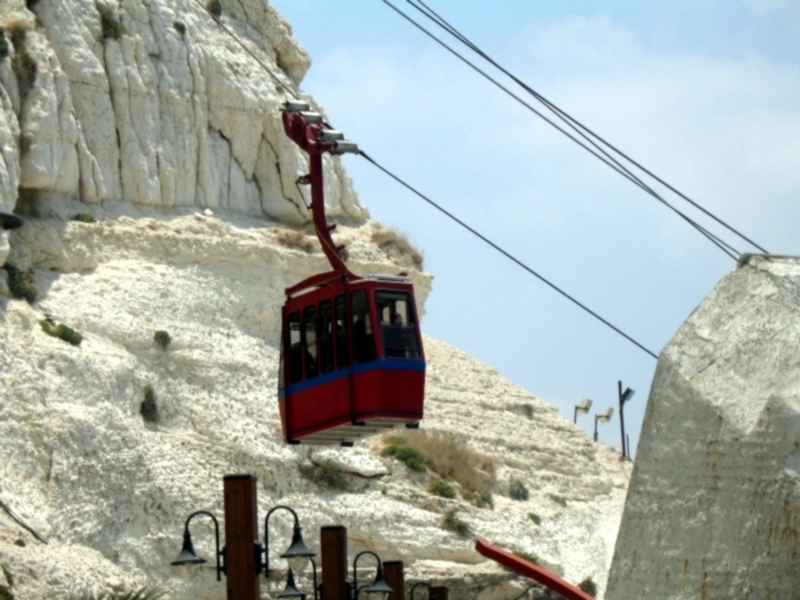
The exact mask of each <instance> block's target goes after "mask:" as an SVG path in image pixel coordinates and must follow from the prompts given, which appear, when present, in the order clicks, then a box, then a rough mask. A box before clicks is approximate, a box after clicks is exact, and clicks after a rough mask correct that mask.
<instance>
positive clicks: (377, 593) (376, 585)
mask: <svg viewBox="0 0 800 600" xmlns="http://www.w3.org/2000/svg"><path fill="white" fill-rule="evenodd" d="M365 554H369V555H370V556H374V557H375V560H377V561H378V570H377V572H376V573H375V581H373V582H372V585H366V584H365V585H363V586H361V587H358V571H357V569H356V565H357V564H358V559H359V558H361V557H362V556H364V555H365ZM362 589H365V590H366V592H367V594H368V595H369V597H370V600H387V598H389V594H391V593H392V592H393V591H394V590H393V589H392V588H390V587H389V585H388V584H387V583H386V579H384V577H383V563H382V562H381V559H380V557H379V556H378V555H377V554H375V553H374V552H373V551H372V550H364V551H363V552H359V553H358V554H356V557H355V558H354V559H353V586H352V588H351V589H350V597H351V599H352V600H358V594H359V593H360V592H361V590H362Z"/></svg>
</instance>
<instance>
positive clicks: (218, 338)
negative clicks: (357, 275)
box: [0, 0, 628, 600]
mask: <svg viewBox="0 0 800 600" xmlns="http://www.w3.org/2000/svg"><path fill="white" fill-rule="evenodd" d="M28 4H29V6H32V8H28V7H26V6H25V5H24V4H22V3H21V2H0V13H1V14H2V16H3V19H4V23H5V35H6V39H7V40H8V41H9V52H10V55H9V56H8V57H6V58H5V59H4V60H2V61H0V84H1V85H0V101H1V102H2V114H0V142H2V144H0V150H1V151H2V159H3V160H2V164H0V194H2V202H3V206H4V208H5V209H6V210H11V209H13V208H14V207H15V206H16V208H17V210H18V211H19V212H22V213H24V214H25V215H26V225H25V226H24V227H23V228H22V229H20V230H17V231H16V232H14V233H13V234H12V237H11V244H10V246H9V244H8V243H7V240H6V238H5V237H4V238H3V240H2V243H3V244H4V245H3V246H2V247H0V254H2V255H3V256H2V257H3V258H7V260H8V263H10V264H13V265H14V266H15V267H16V268H17V269H18V271H17V273H18V274H23V275H25V276H29V277H30V278H31V281H32V282H33V283H35V284H36V286H37V287H38V296H37V298H36V299H35V300H33V299H32V298H31V300H32V301H31V302H30V303H29V302H27V301H25V300H21V299H11V298H9V293H10V291H9V288H8V287H7V286H6V285H0V293H1V295H0V357H2V364H1V365H0V439H2V440H3V442H4V443H3V444H2V445H0V499H2V500H3V501H5V502H6V503H8V504H9V505H10V506H11V507H12V508H13V509H14V510H16V512H17V513H19V515H20V516H21V517H23V519H24V520H25V521H27V522H28V523H29V524H30V525H32V526H33V527H34V528H35V529H37V530H38V531H40V533H42V534H44V535H45V536H47V537H48V538H49V539H50V544H49V545H47V546H44V545H41V544H39V543H37V542H36V541H35V540H34V539H33V538H32V537H31V536H30V535H29V534H27V533H25V532H24V531H23V530H22V529H20V528H19V527H17V526H16V525H15V524H14V523H13V522H12V521H10V520H9V519H7V518H6V517H5V516H4V515H3V514H2V513H0V563H2V564H3V565H5V566H6V567H7V569H8V571H9V573H11V575H12V577H13V586H11V591H12V592H13V593H14V595H15V596H16V597H17V598H21V599H26V598H45V597H70V596H71V595H75V596H80V595H81V594H99V593H101V592H106V591H112V590H128V589H134V588H135V587H139V586H142V585H146V584H149V585H155V586H158V587H161V588H163V589H166V590H169V591H170V597H171V598H177V599H180V598H186V599H189V598H192V599H198V598H199V599H203V598H209V599H210V598H218V597H221V596H222V595H223V593H224V588H223V587H222V584H218V583H217V582H216V581H215V578H214V575H213V573H212V572H211V571H209V570H208V569H203V568H194V569H175V568H170V567H169V566H167V565H168V563H169V561H170V560H172V559H173V558H174V556H175V554H176V553H177V551H178V550H179V548H180V543H181V530H182V526H183V520H184V519H185V517H186V516H187V515H188V514H189V513H190V512H192V511H194V510H196V509H199V508H210V509H211V510H214V511H215V512H216V513H217V514H218V515H220V516H221V514H222V476H223V475H224V474H226V473H233V472H248V473H253V474H255V475H257V476H258V478H259V499H260V514H261V515H262V516H263V515H264V514H265V513H266V510H267V509H268V508H269V507H270V506H271V505H274V504H275V503H278V502H280V503H283V504H289V505H291V506H294V507H295V508H296V509H297V510H298V512H299V513H300V516H301V519H302V520H303V524H304V527H305V531H306V535H307V538H308V539H309V541H312V542H313V543H314V544H316V543H317V541H318V536H317V535H316V532H317V530H318V527H319V526H322V525H327V524H337V523H338V524H344V525H346V526H347V527H348V531H349V534H350V549H351V551H358V550H361V549H372V550H374V551H376V552H378V553H379V554H381V556H382V557H383V558H385V559H387V560H391V559H402V560H404V561H405V562H406V564H407V565H408V568H409V572H410V574H411V575H412V576H419V577H434V578H437V579H438V580H449V581H455V580H458V582H459V586H454V587H458V588H459V589H460V590H461V592H459V593H460V594H462V596H463V597H480V598H482V599H484V600H489V599H491V598H498V599H500V598H507V597H513V595H515V593H518V592H519V591H521V589H522V587H521V586H522V584H521V583H520V582H518V581H516V580H515V579H514V578H513V577H511V576H510V575H509V574H505V573H503V572H501V571H499V570H498V569H496V568H494V567H492V566H491V565H488V564H486V563H483V562H481V561H482V558H481V557H480V556H479V555H477V554H476V553H475V552H474V551H473V550H472V542H471V540H470V539H469V537H463V536H461V535H459V534H458V533H456V532H453V531H451V530H448V529H447V528H446V527H445V526H444V518H445V516H446V515H448V514H452V515H453V518H455V519H456V520H459V521H461V522H463V523H465V524H467V525H468V527H469V529H470V530H471V531H472V534H471V535H479V536H482V537H485V538H487V539H489V540H491V541H494V542H497V543H499V544H502V545H505V546H507V547H512V548H516V549H518V550H520V551H524V552H528V553H533V554H536V555H538V556H539V557H540V558H541V560H542V561H543V562H544V563H545V564H548V565H550V566H552V568H554V569H556V570H558V571H561V572H563V573H564V575H565V576H566V577H567V578H568V579H570V580H572V581H574V582H578V581H580V580H582V579H584V578H586V577H592V578H593V579H594V581H595V582H597V583H598V584H599V586H600V589H601V590H602V588H603V585H604V581H605V573H606V572H607V569H608V565H609V563H610V557H611V549H612V547H613V543H614V539H615V536H616V529H617V525H618V520H619V515H620V513H621V509H622V500H623V497H624V493H625V489H626V486H627V473H628V465H627V463H620V461H619V458H618V455H617V454H616V453H615V452H613V451H612V450H611V449H609V448H607V447H604V446H601V445H598V444H595V443H593V442H591V441H590V440H587V439H586V436H585V435H584V433H583V431H582V430H581V429H580V428H578V427H575V426H573V425H572V424H570V423H568V422H567V421H566V420H564V419H563V418H561V417H560V416H558V415H557V413H556V411H555V409H554V408H553V407H551V406H549V405H547V404H546V403H544V402H543V401H541V400H540V399H538V398H535V397H534V396H532V395H531V394H530V393H528V392H526V391H524V390H522V389H520V388H519V387H517V386H515V385H513V384H511V383H510V382H508V381H506V380H504V379H503V378H502V377H500V376H499V375H498V374H497V373H496V372H495V371H493V370H492V369H490V368H488V367H486V366H485V365H482V364H480V363H478V362H477V361H475V360H474V359H472V358H470V357H469V356H467V355H465V354H463V353H461V352H459V351H457V350H455V349H453V348H451V347H449V346H447V345H445V344H442V343H441V342H437V341H435V340H432V339H426V344H427V346H426V349H427V353H428V359H429V371H428V380H427V393H426V411H427V412H426V418H425V421H424V425H423V427H424V428H425V429H427V430H428V431H430V432H432V433H438V434H441V435H442V436H443V437H444V438H446V439H453V440H460V441H461V443H462V444H463V447H465V448H469V449H470V450H472V451H474V452H479V453H481V454H482V455H484V456H485V457H488V460H489V461H490V462H491V464H492V465H493V467H494V469H495V471H496V480H495V481H494V483H493V486H492V490H493V494H494V508H491V507H489V506H484V507H482V508H479V507H478V506H476V504H477V503H476V502H475V501H474V500H473V502H468V501H467V500H466V499H464V498H463V496H462V495H461V493H457V494H456V497H455V498H453V499H447V498H442V497H439V496H436V495H433V494H431V493H429V492H428V491H427V489H428V485H429V483H430V482H431V481H432V480H433V479H434V476H433V474H432V473H431V472H429V471H424V472H414V471H411V470H409V469H408V468H407V467H406V466H404V465H403V464H402V463H400V462H398V461H396V460H394V459H391V458H387V457H383V456H381V450H382V448H383V442H381V441H380V440H372V441H371V442H368V443H364V444H361V445H359V446H358V447H356V448H354V449H333V450H331V449H318V450H313V451H312V450H309V449H307V448H303V447H287V446H284V445H283V444H282V441H281V432H280V421H279V416H278V410H277V402H276V399H275V395H276V387H277V379H276V372H277V355H278V350H277V348H278V333H279V326H280V324H279V314H280V306H281V304H282V302H283V289H284V288H285V287H286V286H288V285H291V284H293V283H296V282H297V281H299V280H300V279H302V278H304V277H306V276H308V275H310V274H312V273H315V272H319V271H322V270H323V269H325V268H326V263H325V259H324V257H323V255H322V254H321V252H319V251H318V250H316V249H315V247H316V242H315V240H314V238H312V237H310V235H308V231H306V230H304V229H303V228H302V223H303V222H305V220H306V219H307V216H308V213H307V209H306V208H305V202H307V201H308V198H305V197H304V194H305V193H306V192H305V190H301V189H300V188H299V187H298V186H297V185H296V183H295V181H296V179H297V177H298V176H299V175H301V174H304V173H305V172H306V169H307V167H306V159H305V157H304V156H303V155H302V154H301V153H300V152H299V150H297V149H296V148H295V147H294V145H293V144H292V143H291V142H289V141H288V140H287V139H285V137H284V136H283V134H282V130H281V126H280V119H279V112H278V108H279V105H280V103H281V102H282V101H283V100H284V94H283V92H282V91H281V88H279V87H278V86H276V84H275V83H274V82H273V81H271V80H270V79H268V78H267V77H266V76H265V74H264V73H263V71H262V70H261V69H260V67H258V66H257V65H256V64H255V63H254V62H252V60H251V59H250V57H248V56H247V55H246V54H244V52H243V51H242V50H241V48H240V47H238V46H237V45H236V43H235V42H234V41H232V40H231V39H230V38H229V37H227V36H226V34H225V33H224V32H222V31H220V30H219V28H218V26H217V25H215V24H214V22H213V21H212V20H211V19H210V17H209V16H208V15H207V14H206V13H205V12H204V11H203V10H202V9H201V8H200V7H198V6H197V5H196V3H194V2H192V1H189V0H187V1H185V2H178V3H175V2H167V1H165V0H151V1H150V2H140V1H139V0H124V1H123V2H122V3H121V4H119V5H118V4H116V3H113V2H110V3H97V4H95V3H93V2H90V1H87V0H38V2H36V3H35V4H33V3H32V2H30V1H29V3H28ZM222 19H223V21H224V22H225V23H226V26H229V27H230V28H232V29H233V30H234V31H236V33H237V35H239V36H240V37H241V38H242V39H244V40H245V44H247V45H248V48H250V49H251V50H252V51H253V52H255V53H256V54H257V55H258V56H259V57H260V58H261V60H262V61H264V62H265V63H266V64H268V65H269V66H270V67H271V68H272V69H274V71H275V72H276V73H277V74H278V76H279V77H281V79H282V81H283V82H284V83H285V84H286V85H289V86H295V85H296V84H297V83H298V82H299V81H300V79H301V78H302V76H303V74H304V72H305V70H306V69H307V68H308V65H309V60H308V57H307V55H306V54H305V52H304V51H303V50H302V49H301V48H300V47H299V46H298V45H297V43H296V42H295V41H294V39H293V38H292V37H291V34H290V31H289V28H288V25H287V24H286V23H285V22H284V21H283V20H282V19H281V18H280V17H279V15H277V14H276V13H275V12H274V10H273V9H272V8H271V7H270V6H269V5H268V4H267V3H265V2H263V1H258V0H243V1H238V2H228V1H227V0H225V1H223V2H222ZM117 25H118V27H119V29H116V27H117ZM14 32H17V33H14ZM19 32H22V33H19ZM117 34H118V35H117ZM24 56H29V58H30V59H32V62H31V61H29V60H28V59H25V60H22V61H21V62H20V60H21V59H18V60H17V61H16V62H15V63H14V64H13V65H12V60H13V59H14V57H24ZM33 63H35V65H36V71H35V73H36V75H35V79H34V78H33V77H32V75H31V73H30V71H27V73H28V75H27V76H26V71H25V69H23V68H22V67H24V66H25V65H28V66H30V65H31V64H33ZM303 98H304V99H306V100H309V101H311V102H313V99H310V98H308V97H307V96H305V95H303ZM325 167H326V177H327V190H326V194H327V201H328V203H329V212H330V214H332V215H333V216H334V218H335V219H336V220H337V221H338V222H339V229H337V236H338V239H337V241H339V242H342V243H345V244H346V245H347V247H348V250H349V254H350V256H349V261H350V264H351V268H352V269H353V270H354V271H356V272H361V273H368V272H388V273H396V272H397V271H399V270H403V271H409V273H410V276H411V277H412V279H413V281H414V283H415V286H416V289H417V299H418V301H419V303H420V312H423V309H424V302H425V298H426V297H427V295H428V293H429V291H430V284H431V277H430V275H428V274H426V273H424V272H422V271H420V270H419V268H418V265H416V264H415V263H414V261H413V259H412V258H410V257H408V256H405V255H403V253H402V252H401V251H399V250H397V248H396V247H395V248H392V247H391V245H389V246H386V245H385V243H383V242H381V245H379V244H378V243H376V240H377V239H382V240H385V237H386V236H376V235H375V233H376V231H378V230H379V229H380V226H379V225H378V224H377V223H374V222H370V221H368V220H367V219H366V217H367V212H366V210H365V209H364V208H363V207H361V206H360V204H359V203H358V200H357V198H356V196H355V193H354V191H353V188H352V184H351V182H350V180H349V179H348V177H347V175H346V174H345V172H344V171H343V169H342V167H341V164H340V163H339V162H338V160H337V159H335V158H333V159H331V158H326V162H325ZM76 213H91V214H93V215H94V217H95V218H96V221H95V222H79V221H74V220H70V216H72V215H75V214H76ZM3 235H4V236H5V234H3ZM5 273H6V271H0V274H3V275H4V276H5ZM47 319H50V320H51V321H52V322H53V324H52V325H51V326H52V327H54V326H56V324H66V325H68V326H69V327H71V328H73V329H74V330H76V331H77V332H79V333H80V334H81V335H82V336H83V341H82V342H81V343H80V345H78V346H73V345H71V344H69V343H66V342H65V341H62V340H61V339H58V338H56V337H52V336H50V335H48V334H47V333H45V331H44V328H47V327H48V326H49V325H48V321H47ZM42 322H44V323H45V324H44V325H42ZM423 325H424V323H423ZM156 331H166V332H168V333H169V335H170V338H171V342H170V343H169V344H168V345H167V347H166V348H162V347H161V346H159V345H158V344H157V343H155V342H154V333H155V332H156ZM146 397H151V398H152V399H154V401H155V414H156V415H157V416H156V418H155V419H149V420H148V419H145V418H144V416H143V414H142V404H143V401H144V399H145V398H146ZM145 412H146V411H145ZM313 464H318V465H319V464H321V465H326V468H328V467H330V466H331V465H332V466H333V468H334V469H335V471H336V472H337V473H339V474H340V477H339V483H340V486H339V487H338V488H336V487H334V488H332V487H329V486H327V485H325V484H324V482H317V483H315V482H314V481H310V480H309V479H307V478H306V477H304V476H303V475H302V473H303V472H306V473H307V472H308V468H309V467H311V465H313ZM513 482H519V484H522V485H523V486H525V487H526V488H527V489H528V490H529V491H530V495H529V497H528V499H512V498H511V496H512V495H514V494H512V493H511V492H510V488H511V485H512V483H513ZM456 489H457V492H458V486H456ZM461 491H464V490H461ZM453 511H455V512H453ZM534 517H535V518H534ZM535 521H538V523H536V522H535ZM451 524H452V519H451ZM274 533H275V535H274V544H275V545H274V547H272V548H271V555H272V556H273V557H277V555H278V554H280V551H281V550H282V549H283V548H282V546H283V545H284V544H285V543H286V541H287V540H286V539H285V538H286V535H288V533H289V524H288V523H285V522H282V521H280V520H277V521H276V523H275V530H274ZM195 537H196V543H197V547H198V549H199V550H200V551H201V552H202V553H204V554H205V555H206V556H211V544H210V531H209V529H207V528H205V529H204V525H202V524H199V523H198V525H197V526H196V533H195ZM18 540H21V541H22V542H24V543H25V546H24V547H22V546H19V545H17V544H16V542H17V541H18ZM277 566H278V567H279V569H280V568H283V565H280V564H278V565H277ZM6 583H8V582H5V583H4V581H3V580H2V579H0V585H4V586H6V587H9V586H7V585H6ZM303 584H304V585H305V586H306V589H309V586H308V582H303ZM278 585H279V582H278V581H277V580H276V581H273V582H271V583H266V582H265V584H264V591H265V594H267V595H271V594H273V592H274V590H275V589H276V587H277V586H278Z"/></svg>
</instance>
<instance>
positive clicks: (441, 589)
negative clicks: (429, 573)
mask: <svg viewBox="0 0 800 600" xmlns="http://www.w3.org/2000/svg"><path fill="white" fill-rule="evenodd" d="M447 591H448V590H447V588H446V587H445V586H443V585H439V586H436V587H434V588H433V589H432V590H431V600H447Z"/></svg>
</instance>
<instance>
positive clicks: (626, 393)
mask: <svg viewBox="0 0 800 600" xmlns="http://www.w3.org/2000/svg"><path fill="white" fill-rule="evenodd" d="M635 393H636V392H635V391H634V390H632V389H631V388H625V391H624V392H622V401H623V402H627V401H628V400H630V399H631V398H633V395H634V394H635Z"/></svg>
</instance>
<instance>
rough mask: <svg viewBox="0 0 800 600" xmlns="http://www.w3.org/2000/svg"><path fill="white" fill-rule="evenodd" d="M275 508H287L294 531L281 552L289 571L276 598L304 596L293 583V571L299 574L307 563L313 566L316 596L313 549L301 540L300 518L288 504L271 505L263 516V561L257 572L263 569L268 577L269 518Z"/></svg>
mask: <svg viewBox="0 0 800 600" xmlns="http://www.w3.org/2000/svg"><path fill="white" fill-rule="evenodd" d="M276 510H288V511H289V512H290V513H292V516H293V517H294V532H293V533H292V542H291V544H289V548H288V549H287V550H286V552H284V553H283V554H281V558H285V559H286V562H287V563H288V564H289V572H288V574H287V576H286V589H285V590H283V591H282V592H281V593H280V594H278V598H300V597H302V598H305V597H306V594H304V593H303V592H301V591H300V590H298V589H297V587H296V586H295V583H294V572H296V573H298V574H300V573H302V572H303V571H305V570H306V567H308V563H309V562H311V564H312V565H313V567H314V598H315V600H316V598H317V597H318V594H319V587H318V585H317V563H316V562H314V556H316V554H314V551H313V550H312V549H311V548H309V547H308V546H307V545H306V543H305V541H304V540H303V528H302V527H300V519H299V517H298V516H297V513H296V512H295V511H294V509H292V508H291V507H289V506H283V505H280V506H274V507H272V508H271V509H270V510H269V512H268V513H267V516H266V517H264V550H263V552H264V562H263V563H261V564H258V565H256V569H257V570H258V572H259V573H260V572H261V569H262V568H263V569H264V577H269V572H270V568H269V518H270V517H271V516H272V513H274V512H275V511H276ZM260 559H261V552H260V551H259V561H260Z"/></svg>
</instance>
